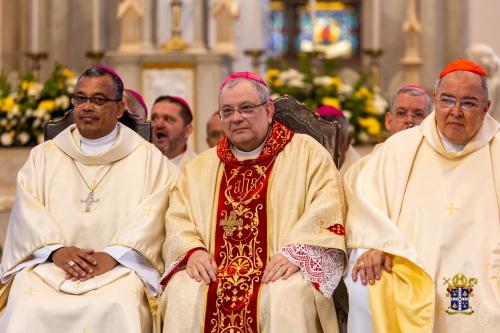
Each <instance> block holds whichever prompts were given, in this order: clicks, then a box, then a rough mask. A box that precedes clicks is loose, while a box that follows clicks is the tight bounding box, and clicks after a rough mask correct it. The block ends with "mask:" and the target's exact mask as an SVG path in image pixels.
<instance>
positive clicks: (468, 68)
mask: <svg viewBox="0 0 500 333" xmlns="http://www.w3.org/2000/svg"><path fill="white" fill-rule="evenodd" d="M455 71H464V72H471V73H476V74H478V75H481V76H484V77H488V73H486V71H485V70H484V69H483V68H482V67H481V66H479V65H476V64H475V63H473V62H472V61H470V60H466V59H456V60H453V61H452V62H450V63H449V64H448V65H446V66H445V67H444V68H443V70H442V71H441V73H440V74H439V79H442V78H443V76H445V75H446V74H449V73H451V72H455Z"/></svg>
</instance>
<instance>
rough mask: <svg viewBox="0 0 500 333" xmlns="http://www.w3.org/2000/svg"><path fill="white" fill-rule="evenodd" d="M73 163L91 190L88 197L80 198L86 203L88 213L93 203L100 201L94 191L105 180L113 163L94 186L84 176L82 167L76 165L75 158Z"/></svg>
mask: <svg viewBox="0 0 500 333" xmlns="http://www.w3.org/2000/svg"><path fill="white" fill-rule="evenodd" d="M73 164H74V165H75V168H76V171H78V174H79V175H80V177H81V178H82V180H83V182H84V183H85V185H86V186H87V188H88V189H89V191H90V192H89V194H88V195H87V198H85V199H81V200H80V202H81V203H84V204H85V212H87V213H88V212H90V208H91V206H92V204H93V203H96V202H99V199H98V198H96V197H94V191H95V189H96V188H97V187H98V186H99V185H100V184H101V182H102V181H103V179H104V177H106V175H107V174H108V173H109V171H110V170H111V168H112V167H113V164H111V165H110V167H109V168H108V170H106V172H105V173H104V175H103V176H102V177H101V179H99V181H98V182H97V184H95V185H94V186H90V185H89V183H87V181H86V180H85V177H83V174H82V172H81V171H80V169H79V168H78V166H77V165H76V162H75V160H73Z"/></svg>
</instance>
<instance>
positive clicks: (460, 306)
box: [443, 273, 477, 315]
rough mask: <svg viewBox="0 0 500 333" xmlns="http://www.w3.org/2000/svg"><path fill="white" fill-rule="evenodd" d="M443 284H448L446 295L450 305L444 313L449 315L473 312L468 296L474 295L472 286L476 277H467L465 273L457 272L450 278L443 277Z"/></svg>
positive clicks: (475, 282) (475, 281)
mask: <svg viewBox="0 0 500 333" xmlns="http://www.w3.org/2000/svg"><path fill="white" fill-rule="evenodd" d="M450 280H451V282H450ZM443 284H445V285H446V284H447V285H448V286H447V288H446V297H450V306H449V307H448V309H447V310H446V313H448V314H450V315H455V314H464V315H471V314H473V313H474V310H473V309H472V307H471V306H470V298H471V297H473V296H474V288H473V287H474V286H475V285H476V284H477V278H474V277H471V278H469V279H468V278H467V277H466V276H465V275H463V274H460V273H458V274H455V276H454V277H453V278H452V279H446V278H444V283H443Z"/></svg>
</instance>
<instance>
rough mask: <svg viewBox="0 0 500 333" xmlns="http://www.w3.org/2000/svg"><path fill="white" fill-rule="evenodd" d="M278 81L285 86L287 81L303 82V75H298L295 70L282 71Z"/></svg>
mask: <svg viewBox="0 0 500 333" xmlns="http://www.w3.org/2000/svg"><path fill="white" fill-rule="evenodd" d="M279 79H280V80H281V81H283V84H286V83H287V82H288V81H293V80H299V81H304V74H302V73H300V72H299V71H298V70H296V69H293V68H291V69H287V70H286V71H283V72H281V73H280V75H279Z"/></svg>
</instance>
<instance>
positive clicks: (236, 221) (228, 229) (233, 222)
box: [219, 154, 278, 237]
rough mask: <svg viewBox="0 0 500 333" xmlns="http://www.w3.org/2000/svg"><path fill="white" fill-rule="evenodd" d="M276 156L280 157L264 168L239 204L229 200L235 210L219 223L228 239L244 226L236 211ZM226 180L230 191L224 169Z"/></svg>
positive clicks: (231, 199)
mask: <svg viewBox="0 0 500 333" xmlns="http://www.w3.org/2000/svg"><path fill="white" fill-rule="evenodd" d="M276 156H278V154H276V155H274V157H273V158H272V159H271V161H270V162H269V163H268V164H267V165H266V166H265V167H264V168H262V171H261V174H260V176H259V178H257V180H256V181H255V183H254V184H253V185H252V186H250V188H249V189H248V191H246V192H245V194H244V195H243V197H242V198H241V199H240V201H239V202H237V203H236V202H234V200H233V198H232V197H231V198H229V199H230V200H229V203H230V204H231V206H232V207H233V209H231V212H229V216H228V217H227V218H225V219H222V220H220V221H219V225H220V226H221V227H223V229H224V235H225V236H226V237H232V236H233V233H234V229H236V228H237V227H241V226H243V220H242V219H241V218H237V213H236V210H237V209H238V207H239V206H240V205H241V203H242V202H243V201H244V200H245V199H246V198H247V196H248V195H249V194H250V192H251V191H252V190H253V189H254V188H255V187H256V186H257V184H259V182H260V180H261V178H262V177H263V176H264V175H265V174H266V172H267V169H268V168H269V167H270V166H271V164H272V163H273V162H274V159H275V158H276ZM224 178H225V180H226V186H227V187H228V190H229V180H228V179H227V174H226V168H225V167H224ZM228 195H229V196H230V194H228Z"/></svg>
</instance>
